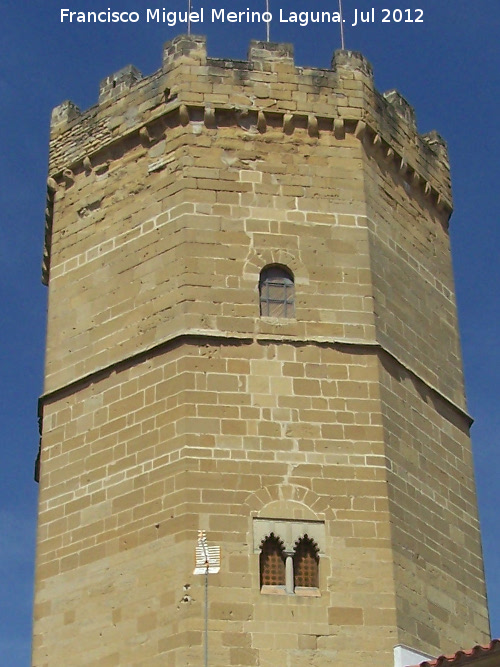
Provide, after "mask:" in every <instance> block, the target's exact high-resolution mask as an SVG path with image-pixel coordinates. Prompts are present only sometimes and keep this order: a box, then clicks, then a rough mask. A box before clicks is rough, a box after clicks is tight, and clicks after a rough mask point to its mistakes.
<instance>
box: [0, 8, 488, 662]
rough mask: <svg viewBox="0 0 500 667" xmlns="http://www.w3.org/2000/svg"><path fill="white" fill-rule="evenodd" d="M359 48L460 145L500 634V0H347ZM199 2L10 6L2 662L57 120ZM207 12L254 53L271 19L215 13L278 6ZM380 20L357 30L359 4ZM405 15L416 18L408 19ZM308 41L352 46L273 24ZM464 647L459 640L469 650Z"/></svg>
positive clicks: (15, 651)
mask: <svg viewBox="0 0 500 667" xmlns="http://www.w3.org/2000/svg"><path fill="white" fill-rule="evenodd" d="M270 3H271V10H272V11H273V13H274V14H275V16H277V15H278V13H279V9H280V7H282V8H283V9H284V10H285V11H286V12H288V11H291V10H295V11H306V10H320V11H326V10H329V11H334V10H336V9H337V0H330V1H329V0H312V1H311V0H309V1H308V2H305V0H303V1H301V0H270ZM343 5H344V12H345V17H346V47H347V48H350V49H354V50H359V51H362V52H363V53H364V54H365V56H366V57H367V58H368V59H369V60H370V61H371V63H372V64H373V66H374V71H375V81H376V84H377V87H378V89H379V90H381V91H383V90H387V89H390V88H397V89H398V90H400V91H401V92H402V93H403V95H405V97H406V98H407V99H408V100H409V101H410V103H411V104H412V105H414V106H415V108H416V113H417V121H418V127H419V131H421V132H427V131H429V130H431V129H437V130H438V131H439V132H440V133H441V134H442V135H443V136H444V137H445V139H446V140H447V141H448V145H449V151H450V156H451V165H452V176H453V185H454V201H455V213H454V215H453V217H452V220H451V237H452V247H453V258H454V267H455V276H456V289H457V298H458V307H459V316H460V327H461V334H462V347H463V356H464V366H465V374H466V386H467V396H468V406H469V412H470V413H471V414H472V416H473V417H474V419H475V420H476V421H475V424H474V426H473V430H472V437H473V446H474V457H475V465H476V479H477V486H478V497H479V509H480V517H481V524H482V529H483V546H484V556H485V566H486V576H487V584H488V594H489V602H490V613H491V625H492V633H493V636H497V637H498V636H500V531H499V528H498V503H499V499H498V489H499V482H498V478H499V474H498V471H499V470H500V451H499V447H498V442H499V433H500V410H499V409H498V376H499V374H500V345H499V344H498V339H499V337H500V305H499V304H500V301H499V298H498V295H497V288H498V285H499V284H500V261H499V259H500V225H499V223H498V210H499V190H500V188H499V186H498V155H499V154H500V133H499V132H498V130H497V129H496V121H495V118H496V117H497V116H498V107H499V105H500V76H499V71H500V54H499V47H498V44H499V39H498V26H500V3H499V2H498V0H476V2H474V3H472V2H470V1H466V0H343ZM186 6H187V0H166V2H164V3H161V2H155V1H154V0H151V2H148V1H147V0H136V1H135V2H133V1H130V0H104V1H103V2H101V1H94V2H90V1H88V0H80V1H75V0H66V2H64V1H63V2H59V1H58V2H55V1H54V0H44V1H43V2H41V1H40V0H30V1H28V0H16V1H14V0H0V16H1V18H2V23H3V28H2V31H1V33H0V46H1V53H2V68H1V70H0V120H1V130H2V131H1V133H0V150H1V156H2V159H1V160H0V184H1V185H0V205H1V209H0V210H1V214H2V217H1V238H0V262H1V266H2V276H3V279H2V281H1V283H0V298H1V305H2V318H1V320H0V322H1V326H0V336H1V341H0V343H1V344H0V362H1V373H0V382H1V385H2V386H1V394H0V395H1V397H2V398H1V400H0V423H1V435H2V444H1V451H2V465H1V466H0V581H1V585H0V656H2V657H1V658H0V662H1V663H2V664H3V665H8V666H9V667H10V666H12V667H27V666H28V665H29V664H30V657H29V656H30V641H31V607H32V590H33V568H34V544H35V530H36V502H37V485H36V484H35V483H34V481H33V462H34V459H35V455H36V450H37V445H38V431H37V418H36V417H37V397H38V395H39V394H40V393H41V390H42V373H43V356H44V338H45V308H46V296H47V294H46V290H45V288H44V287H43V286H42V285H41V283H40V263H41V256H42V242H43V224H44V217H43V211H44V205H45V181H46V176H47V174H46V165H47V150H48V132H49V120H50V113H51V110H52V108H53V107H54V106H56V105H58V104H59V103H60V102H62V101H63V100H65V99H71V100H73V101H74V102H75V103H76V104H77V105H78V106H80V108H82V109H83V108H86V107H88V106H91V105H92V104H94V103H95V102H96V101H97V96H98V86H99V81H100V80H101V79H103V78H104V77H105V76H107V75H108V74H111V73H112V72H114V71H117V70H118V69H121V68H122V67H123V66H125V65H127V64H129V63H132V64H134V65H135V66H136V67H138V68H139V69H140V70H141V71H142V72H143V73H144V74H150V73H152V72H153V71H155V70H156V69H158V68H159V67H160V65H161V51H162V44H163V42H165V41H167V40H168V39H171V38H173V37H174V36H175V35H177V34H179V33H180V32H185V29H184V26H177V27H172V28H170V27H168V26H167V25H164V24H156V23H146V21H145V15H146V8H152V9H155V8H158V7H159V8H162V7H165V8H166V9H167V10H177V11H178V10H185V8H186ZM201 6H203V7H204V8H205V23H204V24H202V25H200V24H198V25H197V26H193V31H194V32H196V33H200V34H206V35H207V38H208V50H209V54H210V55H212V56H214V57H227V58H239V59H242V58H245V57H246V52H247V47H248V43H249V40H250V39H252V38H253V39H264V38H265V27H264V26H263V24H260V25H259V24H254V25H251V24H215V23H211V22H210V21H209V20H208V19H207V14H208V13H209V10H210V9H211V8H212V7H224V8H225V9H226V10H227V11H229V10H244V9H246V8H247V7H250V9H252V10H261V11H264V8H265V2H264V0H206V1H205V0H193V8H194V9H199V8H200V7H201ZM63 7H65V8H68V9H70V10H73V11H75V10H83V11H87V10H106V9H107V8H108V7H109V8H111V9H112V10H113V11H137V12H139V14H140V16H141V20H140V21H139V22H138V23H135V24H128V25H126V24H101V25H94V24H76V23H72V24H69V23H61V22H60V9H61V8H63ZM371 7H375V9H376V18H377V21H376V22H375V23H373V24H371V23H370V24H364V25H362V26H358V27H355V28H354V27H352V26H351V25H350V24H351V23H352V20H353V19H352V16H353V12H354V9H355V8H357V9H358V11H363V12H364V11H366V10H367V9H369V8H371ZM384 7H385V8H388V9H390V10H391V12H392V10H393V9H395V8H400V9H410V10H411V11H410V17H412V18H416V17H417V14H416V12H415V10H416V9H417V8H421V9H423V11H424V15H423V19H424V22H423V23H402V22H401V23H381V21H380V19H381V18H382V12H381V9H382V8H384ZM404 16H405V18H406V16H407V15H406V14H405V15H404ZM271 39H272V40H273V41H288V42H292V43H294V45H295V62H296V64H298V65H312V66H316V67H323V68H327V67H329V64H330V59H331V55H332V53H333V51H334V50H335V49H337V48H340V36H339V31H338V26H337V25H336V24H310V25H308V26H307V27H300V26H298V25H293V24H290V23H281V24H280V23H278V22H277V21H274V22H273V23H272V25H271ZM457 648H458V647H457Z"/></svg>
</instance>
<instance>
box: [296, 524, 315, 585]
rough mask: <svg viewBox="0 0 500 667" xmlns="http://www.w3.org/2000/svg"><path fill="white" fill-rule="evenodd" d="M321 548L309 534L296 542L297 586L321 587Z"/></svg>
mask: <svg viewBox="0 0 500 667" xmlns="http://www.w3.org/2000/svg"><path fill="white" fill-rule="evenodd" d="M318 552H319V548H318V545H317V544H316V542H314V540H312V539H311V538H310V537H308V536H307V535H304V537H301V538H300V540H298V541H297V542H296V544H295V552H294V554H293V578H294V585H295V587H298V586H299V587H303V588H318V587H319V555H318Z"/></svg>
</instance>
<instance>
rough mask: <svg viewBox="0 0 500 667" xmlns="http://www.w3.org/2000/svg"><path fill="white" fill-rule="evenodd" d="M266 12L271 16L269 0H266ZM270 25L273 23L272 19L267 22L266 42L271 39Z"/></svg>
mask: <svg viewBox="0 0 500 667" xmlns="http://www.w3.org/2000/svg"><path fill="white" fill-rule="evenodd" d="M266 12H267V14H268V16H269V0H266ZM270 25H271V21H267V22H266V42H269V41H270V39H269V33H270Z"/></svg>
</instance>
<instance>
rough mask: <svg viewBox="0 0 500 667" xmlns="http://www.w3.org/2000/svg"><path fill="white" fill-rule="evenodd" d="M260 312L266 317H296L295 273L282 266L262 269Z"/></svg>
mask: <svg viewBox="0 0 500 667" xmlns="http://www.w3.org/2000/svg"><path fill="white" fill-rule="evenodd" d="M259 293H260V314H261V315H262V316H264V317H295V285H294V281H293V275H292V274H291V273H290V272H289V271H287V270H286V269H285V268H283V267H280V266H268V267H266V268H265V269H263V270H262V272H261V274H260V282H259Z"/></svg>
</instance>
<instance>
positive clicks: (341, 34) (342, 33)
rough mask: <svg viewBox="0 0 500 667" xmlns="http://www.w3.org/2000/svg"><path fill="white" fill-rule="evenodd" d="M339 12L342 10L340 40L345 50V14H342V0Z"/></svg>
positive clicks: (340, 0)
mask: <svg viewBox="0 0 500 667" xmlns="http://www.w3.org/2000/svg"><path fill="white" fill-rule="evenodd" d="M339 12H340V42H341V45H342V51H343V50H344V49H345V42H344V16H343V14H342V0H339Z"/></svg>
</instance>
